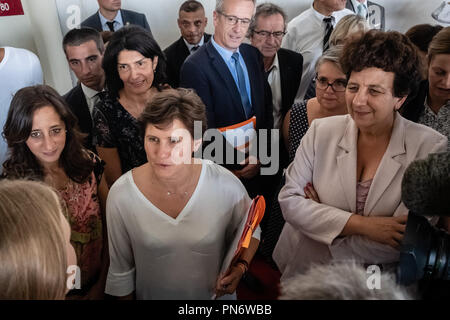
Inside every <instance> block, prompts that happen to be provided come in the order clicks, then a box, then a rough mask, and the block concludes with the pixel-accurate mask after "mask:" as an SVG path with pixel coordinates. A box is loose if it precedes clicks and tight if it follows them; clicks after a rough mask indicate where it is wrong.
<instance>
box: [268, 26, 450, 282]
mask: <svg viewBox="0 0 450 320" xmlns="http://www.w3.org/2000/svg"><path fill="white" fill-rule="evenodd" d="M418 59H419V58H418V55H417V53H416V51H415V49H414V48H413V46H412V44H411V43H410V42H409V41H408V40H407V39H406V37H405V36H404V35H402V34H400V33H398V32H386V33H384V32H380V31H375V30H372V31H369V32H368V33H366V34H365V35H364V36H363V37H362V38H361V39H356V40H354V41H352V42H350V43H348V44H346V46H345V48H344V52H343V54H342V57H341V64H342V67H343V69H344V72H345V73H346V75H347V79H348V84H347V89H346V102H347V108H348V112H349V114H348V115H345V116H335V117H329V118H324V119H317V120H315V121H313V123H312V124H311V127H310V129H309V130H308V132H307V133H306V135H305V136H304V137H303V139H302V142H301V144H300V147H299V148H298V150H297V153H296V156H295V159H294V161H293V163H292V164H291V165H290V166H289V167H288V169H287V172H286V185H285V186H284V188H283V189H282V190H281V192H280V196H279V201H280V205H281V209H282V211H283V216H284V218H285V220H286V224H285V226H284V228H283V231H282V233H281V236H280V239H279V240H278V243H277V245H276V247H275V251H274V254H273V257H274V260H275V262H276V263H277V265H278V267H279V268H280V271H281V272H282V279H286V278H289V277H291V276H293V275H295V274H297V273H304V272H305V271H306V270H307V269H308V268H309V267H310V266H311V265H312V264H322V263H328V262H330V261H331V260H333V259H334V260H346V259H354V260H356V261H358V262H361V263H363V264H384V265H386V266H395V263H396V262H397V261H398V259H399V251H398V247H399V245H400V243H401V240H402V237H403V232H404V230H405V224H406V220H407V213H408V211H407V209H406V207H405V206H404V205H403V204H402V202H401V181H402V177H403V173H404V171H405V169H406V168H407V166H408V165H409V163H411V162H412V161H413V160H415V159H419V158H424V157H426V156H427V155H428V154H429V153H433V152H443V151H445V150H446V146H447V138H446V137H444V136H443V135H441V134H439V133H438V132H436V131H434V130H432V129H430V128H428V127H425V126H422V125H419V124H415V123H413V122H410V121H408V120H406V119H404V118H402V117H401V116H400V115H399V114H398V112H397V110H398V109H399V108H400V107H401V105H402V103H403V102H404V101H405V99H406V97H407V95H408V94H409V93H410V92H411V91H412V90H415V88H416V87H417V84H418V82H419V79H420V75H419V69H418V68H417V64H418Z"/></svg>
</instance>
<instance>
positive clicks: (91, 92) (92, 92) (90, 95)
mask: <svg viewBox="0 0 450 320" xmlns="http://www.w3.org/2000/svg"><path fill="white" fill-rule="evenodd" d="M81 89H82V90H83V93H84V95H85V96H86V97H87V98H89V99H92V98H94V97H95V95H96V94H97V93H99V92H100V91H97V90H94V89H91V88H89V87H87V86H85V85H84V84H81Z"/></svg>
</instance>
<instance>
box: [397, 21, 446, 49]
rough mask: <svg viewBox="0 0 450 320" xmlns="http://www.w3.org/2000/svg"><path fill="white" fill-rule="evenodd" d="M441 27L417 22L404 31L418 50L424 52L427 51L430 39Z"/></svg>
mask: <svg viewBox="0 0 450 320" xmlns="http://www.w3.org/2000/svg"><path fill="white" fill-rule="evenodd" d="M442 28H443V27H442V26H439V25H435V26H432V25H431V24H428V23H424V24H418V25H415V26H413V27H411V28H410V29H409V30H408V31H406V33H405V35H406V36H407V37H408V38H409V40H411V42H412V43H414V44H415V45H416V46H417V48H419V50H420V51H423V52H425V53H426V52H428V46H429V45H430V42H431V40H432V39H433V37H434V36H435V35H436V34H437V33H438V32H439V31H441V29H442Z"/></svg>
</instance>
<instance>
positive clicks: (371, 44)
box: [340, 30, 421, 97]
mask: <svg viewBox="0 0 450 320" xmlns="http://www.w3.org/2000/svg"><path fill="white" fill-rule="evenodd" d="M340 61H341V66H342V70H343V71H344V73H345V74H346V76H347V79H348V78H350V74H351V73H352V72H353V71H355V72H359V71H362V70H364V69H367V68H372V67H374V68H379V69H382V70H383V71H385V72H393V73H394V83H393V95H394V96H395V97H404V96H406V95H408V94H409V93H411V92H414V91H415V90H416V89H417V86H418V84H419V82H420V79H421V75H420V66H421V64H420V57H419V54H418V52H417V49H416V48H415V47H414V45H413V43H412V42H411V41H410V40H409V39H408V37H406V36H405V35H403V34H401V33H400V32H397V31H388V32H383V31H380V30H369V31H368V32H366V33H365V34H364V35H363V36H362V37H361V38H356V39H353V40H352V41H349V42H347V43H346V44H345V45H344V51H343V52H342V55H341V59H340Z"/></svg>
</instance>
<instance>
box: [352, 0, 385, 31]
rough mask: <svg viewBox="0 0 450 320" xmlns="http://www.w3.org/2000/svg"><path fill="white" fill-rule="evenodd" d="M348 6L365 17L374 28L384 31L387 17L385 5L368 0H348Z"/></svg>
mask: <svg viewBox="0 0 450 320" xmlns="http://www.w3.org/2000/svg"><path fill="white" fill-rule="evenodd" d="M346 8H347V9H350V10H352V11H353V12H354V13H356V14H357V15H360V16H361V17H363V18H365V19H366V20H367V22H369V25H370V27H371V28H372V29H379V30H383V31H384V28H385V23H384V19H385V17H384V7H383V6H380V5H379V4H378V3H375V2H372V1H367V0H347V5H346Z"/></svg>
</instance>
